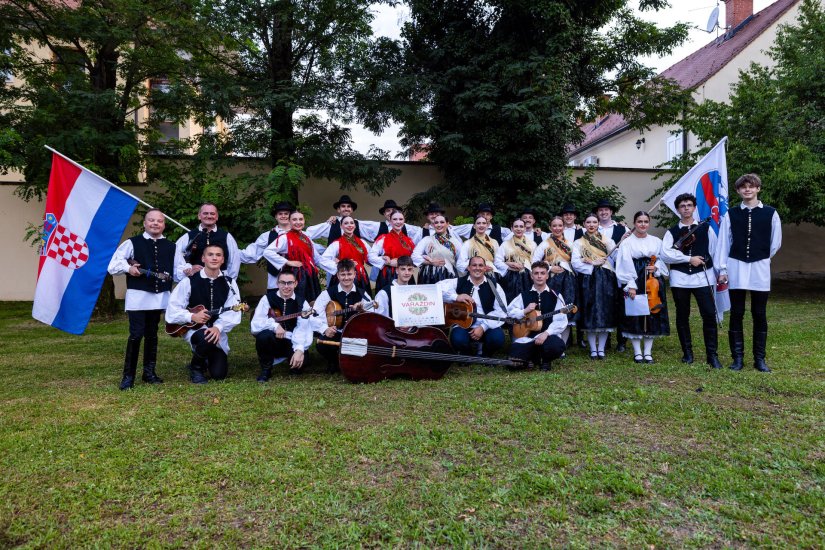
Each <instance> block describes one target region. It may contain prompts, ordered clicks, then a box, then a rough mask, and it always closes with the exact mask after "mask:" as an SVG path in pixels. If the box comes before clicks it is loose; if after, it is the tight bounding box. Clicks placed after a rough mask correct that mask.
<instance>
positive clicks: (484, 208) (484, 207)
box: [476, 202, 496, 216]
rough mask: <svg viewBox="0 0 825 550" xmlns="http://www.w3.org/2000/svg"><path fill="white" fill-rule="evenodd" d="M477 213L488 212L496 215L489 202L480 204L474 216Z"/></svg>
mask: <svg viewBox="0 0 825 550" xmlns="http://www.w3.org/2000/svg"><path fill="white" fill-rule="evenodd" d="M479 212H489V213H490V214H492V215H493V216H495V215H496V211H495V210H493V206H492V205H491V204H490V203H489V202H482V203H481V204H479V205H478V208H476V214H478V213H479Z"/></svg>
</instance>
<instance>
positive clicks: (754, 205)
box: [719, 174, 782, 372]
mask: <svg viewBox="0 0 825 550" xmlns="http://www.w3.org/2000/svg"><path fill="white" fill-rule="evenodd" d="M734 186H735V187H736V192H737V193H738V194H739V196H740V197H742V203H741V204H740V205H739V206H734V207H733V208H731V209H730V210H728V213H727V214H726V215H725V217H724V218H723V219H722V227H721V228H720V230H719V270H720V274H719V282H721V283H722V284H724V283H729V285H730V286H729V288H730V330H729V332H728V337H729V340H730V352H731V356H732V358H733V363H732V364H731V366H730V368H731V369H732V370H736V371H738V370H742V368H743V366H744V363H743V359H744V355H745V335H744V332H743V327H742V321H743V319H744V317H745V296H746V295H747V293H748V291H750V293H751V315H752V316H753V368H755V369H756V370H758V371H760V372H771V369H769V368H768V365H767V363H766V362H765V350H766V346H767V341H768V318H767V313H766V310H767V305H768V296H769V295H770V291H771V258H773V257H774V255H776V253H777V252H778V251H779V248H780V247H781V246H782V222H781V221H780V219H779V214H778V213H777V212H776V209H775V208H772V207H770V206H767V205H765V204H762V201H760V200H759V191H760V190H761V189H762V180H761V179H759V176H757V175H756V174H745V175H744V176H742V177H740V178H739V179H738V180H736V183H735V184H734Z"/></svg>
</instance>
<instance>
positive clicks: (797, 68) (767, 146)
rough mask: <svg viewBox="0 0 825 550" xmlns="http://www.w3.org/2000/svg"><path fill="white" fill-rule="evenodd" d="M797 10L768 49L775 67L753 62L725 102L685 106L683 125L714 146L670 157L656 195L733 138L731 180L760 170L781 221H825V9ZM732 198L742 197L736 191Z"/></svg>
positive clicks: (808, 0)
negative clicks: (795, 18)
mask: <svg viewBox="0 0 825 550" xmlns="http://www.w3.org/2000/svg"><path fill="white" fill-rule="evenodd" d="M799 13H800V16H799V20H798V22H797V23H796V24H794V25H789V26H783V27H780V29H779V32H778V33H777V37H776V42H775V44H774V46H773V47H772V48H771V49H770V50H769V51H768V55H769V57H770V58H771V59H772V60H773V62H774V65H773V66H772V67H770V68H769V67H764V66H759V65H757V64H752V65H751V67H750V68H749V69H748V70H747V71H743V72H740V74H739V80H738V82H737V83H736V84H735V85H734V86H733V89H732V92H731V95H730V98H729V100H728V102H725V103H722V102H716V101H705V102H704V103H701V104H693V105H691V107H690V108H689V109H688V110H687V112H686V115H685V119H684V121H683V122H682V126H683V127H684V128H685V129H686V130H687V131H690V132H692V133H693V134H695V135H696V136H697V137H698V138H699V140H700V141H701V142H704V143H707V144H709V145H708V147H704V148H702V149H700V150H697V151H694V152H686V153H685V154H684V155H682V156H681V157H680V158H678V159H676V160H675V161H674V162H672V163H671V166H670V168H671V174H672V177H670V178H669V179H668V180H666V181H665V183H664V185H663V186H662V187H661V188H660V189H657V190H656V195H658V194H660V193H662V192H664V191H665V190H667V189H669V188H670V187H671V186H672V185H673V184H674V183H675V182H676V181H677V180H678V179H679V177H681V175H682V174H684V173H685V172H686V171H687V170H688V169H690V167H691V166H693V165H694V164H695V163H696V161H697V160H698V159H699V158H701V156H702V155H704V154H705V153H706V152H707V151H708V149H709V148H710V147H712V146H713V145H714V144H716V143H717V142H718V141H719V140H720V139H721V138H722V137H724V136H728V147H727V162H728V181H730V182H733V181H735V179H736V178H737V177H739V176H740V175H742V174H745V173H748V172H755V173H757V174H759V175H760V177H761V178H762V181H763V185H764V186H763V191H762V193H760V195H759V196H760V198H762V199H763V200H764V201H765V202H766V203H768V204H771V205H772V206H775V207H776V208H777V210H778V211H779V215H780V217H781V218H782V221H783V222H785V223H797V224H798V223H801V222H810V223H814V224H816V225H820V226H822V225H825V123H823V121H825V9H824V8H823V7H822V4H821V3H820V2H819V0H804V1H803V2H802V4H801V5H800V11H799ZM731 192H732V189H731ZM731 200H732V202H733V203H734V204H735V203H737V202H738V197H736V196H735V193H732V196H731Z"/></svg>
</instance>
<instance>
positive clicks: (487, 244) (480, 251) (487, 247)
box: [456, 234, 498, 274]
mask: <svg viewBox="0 0 825 550" xmlns="http://www.w3.org/2000/svg"><path fill="white" fill-rule="evenodd" d="M497 251H498V242H496V241H495V240H494V239H492V238H490V237H489V236H487V235H478V234H474V235H473V236H472V237H470V238H469V239H467V240H466V241H464V242H463V243H462V244H461V250H460V251H459V253H458V260H456V268H457V269H458V272H459V274H464V273H467V266H468V265H470V258H472V257H474V256H481V257H482V258H484V261H485V262H486V264H487V267H489V268H492V269H493V271H495V268H496V265H495V258H496V252H497Z"/></svg>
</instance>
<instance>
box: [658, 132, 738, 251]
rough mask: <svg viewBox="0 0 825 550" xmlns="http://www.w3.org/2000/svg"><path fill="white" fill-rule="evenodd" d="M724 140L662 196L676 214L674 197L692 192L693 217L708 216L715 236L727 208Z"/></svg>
mask: <svg viewBox="0 0 825 550" xmlns="http://www.w3.org/2000/svg"><path fill="white" fill-rule="evenodd" d="M727 141H728V138H727V136H726V137H723V138H722V139H721V140H720V141H719V143H717V144H716V146H715V147H714V148H713V149H711V150H710V151H709V152H708V154H707V155H705V156H704V157H702V160H700V161H699V162H697V163H696V166H694V167H693V168H691V169H690V170H688V172H687V174H685V175H684V176H682V177H681V179H680V180H679V181H677V182H676V184H675V185H674V186H673V187H671V188H670V190H669V191H668V192H667V193H665V195H664V196H663V197H662V201H663V202H664V203H665V204H666V205H667V207H668V208H670V209H671V210H673V213H674V214H676V215H677V216H678V215H679V212H678V211H677V210H676V206H675V205H674V204H673V201H674V200H676V197H678V196H679V195H681V194H682V193H692V194H693V195H696V210H694V211H693V217H694V219H695V220H696V221H699V220H704V219H705V218H707V217H710V226H711V227H712V228H713V230H714V231H715V232H716V234H717V235H718V234H719V227H720V225H721V223H722V218H724V217H725V214H726V213H727V211H728V163H727V160H726V159H725V143H727Z"/></svg>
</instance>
